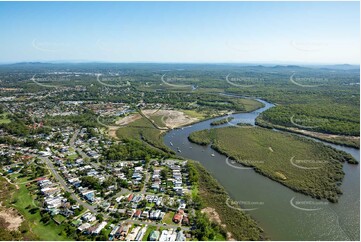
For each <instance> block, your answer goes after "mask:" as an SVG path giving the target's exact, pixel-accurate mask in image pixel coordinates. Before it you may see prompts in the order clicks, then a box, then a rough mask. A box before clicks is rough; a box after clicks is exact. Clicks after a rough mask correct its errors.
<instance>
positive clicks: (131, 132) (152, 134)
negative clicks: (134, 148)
mask: <svg viewBox="0 0 361 242" xmlns="http://www.w3.org/2000/svg"><path fill="white" fill-rule="evenodd" d="M117 136H118V138H120V139H135V140H143V141H146V142H147V143H149V144H151V145H153V146H155V147H156V148H159V149H161V150H163V151H167V152H171V151H170V150H169V148H168V147H167V146H165V145H164V143H163V139H162V133H161V130H158V129H157V128H155V127H154V125H153V124H152V123H151V122H150V121H149V120H148V119H146V118H144V117H142V118H141V119H138V120H136V121H134V122H132V123H130V124H128V125H127V126H125V127H121V128H119V129H118V130H117Z"/></svg>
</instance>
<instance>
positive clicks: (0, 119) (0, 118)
mask: <svg viewBox="0 0 361 242" xmlns="http://www.w3.org/2000/svg"><path fill="white" fill-rule="evenodd" d="M10 122H11V120H10V119H8V114H7V113H2V114H0V124H8V123H10Z"/></svg>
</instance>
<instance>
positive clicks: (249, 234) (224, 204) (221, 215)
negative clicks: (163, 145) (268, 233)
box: [188, 161, 265, 241]
mask: <svg viewBox="0 0 361 242" xmlns="http://www.w3.org/2000/svg"><path fill="white" fill-rule="evenodd" d="M188 162H189V166H190V169H191V170H192V171H194V172H193V174H192V176H193V178H195V180H196V186H197V195H198V196H199V197H200V200H201V206H200V208H201V209H202V211H204V212H205V213H206V214H207V216H208V217H209V219H210V220H213V221H215V222H216V223H217V224H218V225H220V226H221V227H222V228H224V229H225V230H226V231H227V239H235V240H239V241H240V240H264V239H265V235H264V233H263V230H262V229H261V228H260V227H259V226H258V225H257V223H256V221H255V220H253V219H252V218H251V217H250V216H249V215H248V214H246V213H245V212H243V211H242V210H241V208H240V207H238V206H237V207H236V206H235V207H233V206H229V204H232V203H233V204H234V203H236V202H235V201H232V200H231V199H230V197H229V195H228V193H227V192H226V191H225V189H224V188H223V187H222V186H221V185H220V184H219V183H218V181H217V180H216V179H215V178H213V177H212V176H211V174H210V173H209V172H208V171H207V170H206V169H205V168H204V167H203V166H202V165H201V164H200V163H198V162H195V161H188ZM193 200H195V197H194V195H193ZM196 200H198V199H196Z"/></svg>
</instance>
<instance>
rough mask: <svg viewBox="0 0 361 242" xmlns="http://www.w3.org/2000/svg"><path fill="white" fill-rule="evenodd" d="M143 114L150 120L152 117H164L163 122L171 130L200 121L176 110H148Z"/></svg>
mask: <svg viewBox="0 0 361 242" xmlns="http://www.w3.org/2000/svg"><path fill="white" fill-rule="evenodd" d="M142 112H143V114H144V115H146V116H147V117H148V118H150V119H151V118H152V116H163V117H162V122H163V123H164V125H165V126H166V127H167V128H170V129H174V128H178V127H181V126H184V125H187V124H190V123H194V122H197V121H198V120H199V119H198V118H192V117H189V116H188V115H186V114H185V113H183V112H181V111H176V110H159V109H146V110H142Z"/></svg>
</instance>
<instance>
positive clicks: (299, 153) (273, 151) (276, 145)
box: [189, 127, 357, 202]
mask: <svg viewBox="0 0 361 242" xmlns="http://www.w3.org/2000/svg"><path fill="white" fill-rule="evenodd" d="M189 139H190V140H191V141H192V142H195V143H198V144H202V145H206V144H210V143H212V147H213V148H214V149H216V150H217V151H219V152H220V153H223V154H225V155H226V156H229V157H230V158H232V159H233V160H236V161H237V162H239V163H241V164H243V165H246V166H250V167H254V169H255V170H256V171H257V172H259V173H261V174H263V175H265V176H267V177H269V178H271V179H273V180H275V181H278V182H280V183H282V184H283V185H285V186H287V187H289V188H291V189H293V190H295V191H298V192H301V193H304V194H308V195H310V196H312V197H315V198H325V199H328V200H329V201H331V202H337V200H338V197H339V196H340V194H342V192H341V190H340V188H339V186H338V184H339V183H340V182H341V181H342V179H343V177H344V172H343V171H342V162H349V163H357V161H356V160H354V159H353V158H352V157H351V156H349V155H347V154H346V153H343V152H339V151H336V150H334V149H332V148H330V147H328V146H325V145H323V144H321V143H317V142H315V141H312V140H308V139H306V138H302V137H299V136H295V135H291V134H286V133H282V132H274V131H272V130H268V129H264V128H259V127H254V128H250V127H227V128H220V129H211V130H203V131H198V132H194V133H192V134H191V135H190V137H189Z"/></svg>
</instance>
